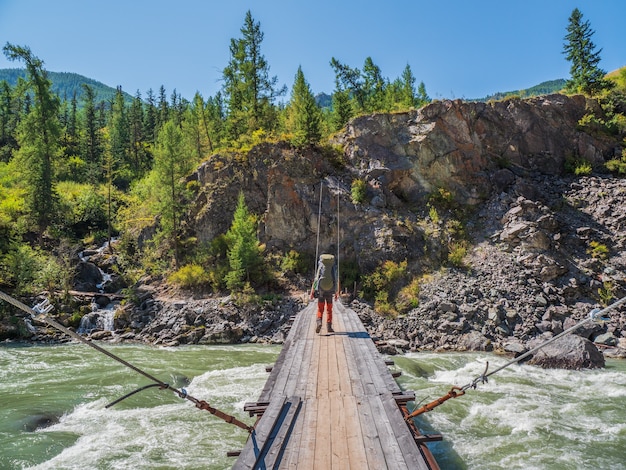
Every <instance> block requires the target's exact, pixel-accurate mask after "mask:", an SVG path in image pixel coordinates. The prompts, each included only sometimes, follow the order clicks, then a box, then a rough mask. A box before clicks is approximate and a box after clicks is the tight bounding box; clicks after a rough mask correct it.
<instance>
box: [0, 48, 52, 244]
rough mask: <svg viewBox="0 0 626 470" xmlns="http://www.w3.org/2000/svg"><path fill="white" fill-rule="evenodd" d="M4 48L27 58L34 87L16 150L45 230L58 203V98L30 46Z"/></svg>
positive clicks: (32, 204)
mask: <svg viewBox="0 0 626 470" xmlns="http://www.w3.org/2000/svg"><path fill="white" fill-rule="evenodd" d="M3 50H4V54H5V55H6V57H7V58H8V59H9V60H18V59H19V60H22V61H24V63H25V64H26V70H27V72H28V76H29V84H30V87H31V88H32V90H33V95H34V103H33V104H32V106H31V107H30V108H29V109H28V113H27V114H26V116H25V117H24V119H23V120H22V121H21V122H20V124H19V125H18V128H17V135H18V143H19V147H20V148H19V151H18V152H17V154H18V158H19V159H20V163H21V164H20V170H22V171H23V175H24V179H25V182H26V191H27V204H28V209H29V212H30V215H31V217H32V218H33V221H34V222H35V224H36V225H37V227H38V229H39V233H40V234H43V232H44V231H45V230H46V229H47V228H48V226H49V225H50V223H51V222H52V220H54V217H55V216H56V209H57V203H58V195H57V193H56V189H55V181H54V173H53V165H54V160H55V159H56V158H57V157H58V155H59V152H60V149H59V137H60V133H61V129H60V124H59V119H58V114H59V108H60V103H59V98H58V96H57V95H55V94H54V93H53V92H52V90H51V86H52V83H51V82H50V80H49V79H48V74H47V72H46V70H45V69H44V68H43V62H42V61H41V60H40V59H38V58H37V57H35V56H34V55H33V54H32V53H31V51H30V49H29V48H28V47H21V46H15V45H12V44H9V43H7V44H6V45H5V46H4V49H3Z"/></svg>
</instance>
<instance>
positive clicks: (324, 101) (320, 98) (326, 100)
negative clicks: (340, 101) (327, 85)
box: [315, 92, 333, 109]
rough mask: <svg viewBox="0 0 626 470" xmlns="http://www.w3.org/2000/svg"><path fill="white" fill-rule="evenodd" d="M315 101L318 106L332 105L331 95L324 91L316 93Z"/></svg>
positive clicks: (326, 106) (330, 106)
mask: <svg viewBox="0 0 626 470" xmlns="http://www.w3.org/2000/svg"><path fill="white" fill-rule="evenodd" d="M315 102H316V103H317V105H318V106H319V107H320V108H322V109H323V108H329V109H330V108H332V107H333V97H332V96H330V95H327V94H326V93H324V92H322V93H318V94H317V95H315Z"/></svg>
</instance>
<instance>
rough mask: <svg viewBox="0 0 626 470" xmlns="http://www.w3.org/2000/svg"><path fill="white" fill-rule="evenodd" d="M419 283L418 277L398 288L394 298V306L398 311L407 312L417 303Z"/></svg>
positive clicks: (415, 306)
mask: <svg viewBox="0 0 626 470" xmlns="http://www.w3.org/2000/svg"><path fill="white" fill-rule="evenodd" d="M419 293H420V283H419V279H417V278H416V279H413V280H412V281H411V282H410V283H409V284H407V285H406V286H404V287H403V288H402V289H400V292H399V293H398V297H397V298H396V308H397V309H398V311H399V312H400V313H405V312H408V311H409V310H411V309H414V308H417V306H418V305H419Z"/></svg>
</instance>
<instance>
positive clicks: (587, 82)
mask: <svg viewBox="0 0 626 470" xmlns="http://www.w3.org/2000/svg"><path fill="white" fill-rule="evenodd" d="M593 34H594V31H593V30H592V29H591V26H590V24H589V21H583V14H582V13H581V12H580V10H579V9H578V8H575V9H574V10H573V11H572V14H571V16H570V17H569V23H568V25H567V35H566V36H565V40H566V41H567V42H566V43H565V44H564V45H563V54H565V57H566V59H567V60H568V61H569V62H571V67H570V75H571V79H570V80H569V81H568V82H567V84H566V89H567V90H568V91H570V92H574V93H585V94H588V95H590V96H592V95H593V94H595V93H597V92H599V91H601V90H603V89H605V88H607V87H608V86H609V82H608V81H607V80H605V79H604V76H605V75H606V72H605V71H604V70H602V69H601V68H599V67H598V64H599V63H600V52H602V49H600V50H598V51H596V50H595V49H596V45H595V44H594V43H593V41H592V40H591V37H592V36H593Z"/></svg>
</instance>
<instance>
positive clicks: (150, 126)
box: [143, 88, 157, 144]
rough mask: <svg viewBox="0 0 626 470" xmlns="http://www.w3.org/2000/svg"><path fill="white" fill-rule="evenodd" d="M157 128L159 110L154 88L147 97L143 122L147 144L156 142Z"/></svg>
mask: <svg viewBox="0 0 626 470" xmlns="http://www.w3.org/2000/svg"><path fill="white" fill-rule="evenodd" d="M156 128H157V109H156V101H155V98H154V92H153V91H152V88H150V89H149V90H148V93H147V96H146V105H145V112H144V120H143V135H144V136H145V139H146V142H147V143H149V144H153V143H154V141H155V140H156Z"/></svg>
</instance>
